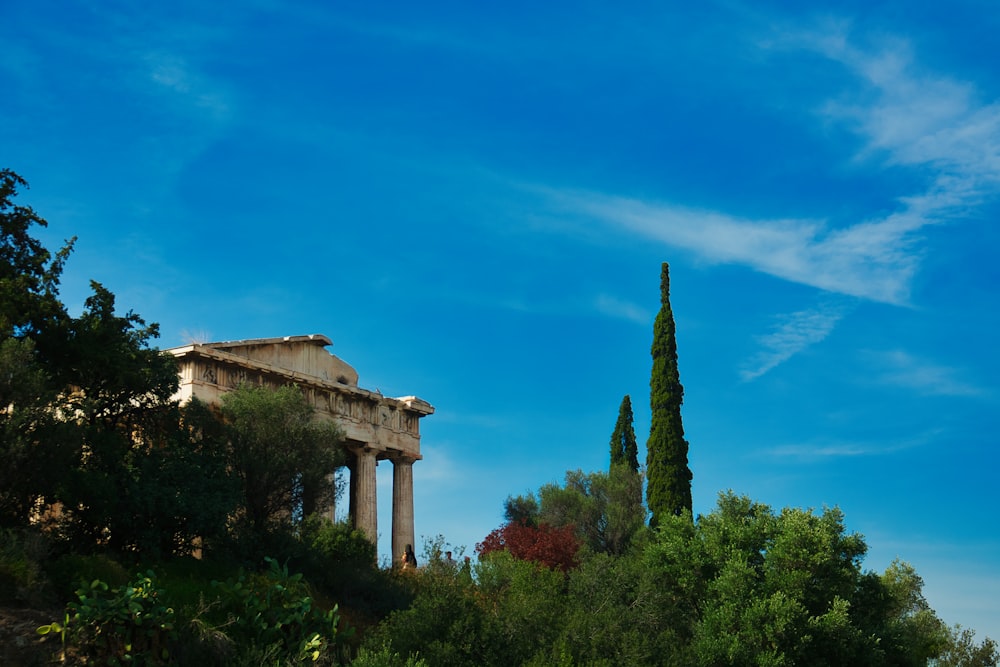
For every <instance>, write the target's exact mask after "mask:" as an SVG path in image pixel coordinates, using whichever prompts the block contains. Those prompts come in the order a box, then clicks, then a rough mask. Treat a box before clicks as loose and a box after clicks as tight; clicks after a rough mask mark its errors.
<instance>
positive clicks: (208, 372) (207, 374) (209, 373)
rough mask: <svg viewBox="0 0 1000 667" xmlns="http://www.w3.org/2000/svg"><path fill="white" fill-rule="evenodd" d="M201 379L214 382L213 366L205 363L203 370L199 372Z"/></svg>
mask: <svg viewBox="0 0 1000 667" xmlns="http://www.w3.org/2000/svg"><path fill="white" fill-rule="evenodd" d="M201 379H202V380H204V381H205V382H210V383H212V384H216V374H215V366H209V365H206V366H205V370H204V372H202V374H201Z"/></svg>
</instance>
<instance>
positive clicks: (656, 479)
mask: <svg viewBox="0 0 1000 667" xmlns="http://www.w3.org/2000/svg"><path fill="white" fill-rule="evenodd" d="M652 355H653V372H652V374H651V376H650V379H649V404H650V408H651V410H652V415H651V417H650V426H649V441H648V442H647V443H646V475H647V480H648V482H647V485H646V504H647V505H648V506H649V511H650V512H651V513H652V517H651V518H650V525H651V526H653V527H655V526H656V525H657V524H658V523H659V521H660V518H661V517H664V516H666V515H669V514H675V515H676V514H680V513H681V512H683V511H684V510H688V511H691V469H690V468H689V467H688V443H687V441H686V440H685V439H684V426H683V425H682V423H681V403H683V401H684V387H682V386H681V380H680V373H679V372H678V370H677V340H676V337H675V331H674V314H673V311H672V310H671V309H670V270H669V266H668V265H667V263H666V262H664V263H663V266H662V268H661V271H660V312H659V314H658V315H657V316H656V322H655V324H654V325H653V347H652Z"/></svg>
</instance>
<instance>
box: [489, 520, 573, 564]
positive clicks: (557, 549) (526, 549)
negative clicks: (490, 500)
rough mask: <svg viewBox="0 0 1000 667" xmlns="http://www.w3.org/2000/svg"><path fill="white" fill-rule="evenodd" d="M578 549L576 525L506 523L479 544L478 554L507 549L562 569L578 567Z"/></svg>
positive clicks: (522, 558) (522, 557)
mask: <svg viewBox="0 0 1000 667" xmlns="http://www.w3.org/2000/svg"><path fill="white" fill-rule="evenodd" d="M579 549H580V541H579V540H578V539H577V537H576V529H575V527H574V526H563V527H561V528H553V527H552V526H549V525H548V524H544V523H543V524H539V525H538V526H528V525H525V524H523V523H506V524H504V525H502V526H500V527H499V528H497V529H496V530H494V531H493V532H491V533H490V534H489V535H487V536H486V539H484V540H483V541H482V542H480V543H479V544H477V545H476V553H477V554H479V556H480V557H482V556H485V555H486V554H489V553H492V552H494V551H508V552H509V553H510V555H511V556H513V557H514V558H517V559H519V560H530V561H534V562H536V563H541V564H542V565H544V566H545V567H547V568H550V569H556V568H558V569H560V570H562V571H563V572H565V571H567V570H570V569H572V568H574V567H576V566H577V564H578V561H577V558H576V554H577V551H578V550H579Z"/></svg>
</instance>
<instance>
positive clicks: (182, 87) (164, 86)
mask: <svg viewBox="0 0 1000 667" xmlns="http://www.w3.org/2000/svg"><path fill="white" fill-rule="evenodd" d="M143 61H144V63H145V67H146V68H147V69H146V72H147V74H148V76H149V80H150V81H152V82H153V84H154V86H155V89H158V90H159V91H161V92H163V93H167V94H170V95H171V96H172V97H174V98H175V99H177V100H179V101H181V102H182V103H183V104H186V105H188V106H189V107H191V108H192V109H194V110H197V111H198V112H200V113H208V114H209V116H210V117H211V118H212V119H214V120H217V121H222V120H226V119H227V118H228V117H229V116H230V107H231V103H230V101H229V100H228V99H227V96H226V95H225V93H224V92H223V90H222V88H221V87H220V85H219V84H218V83H217V82H213V81H210V80H208V79H207V78H206V77H204V76H203V75H201V74H200V73H199V72H198V71H197V70H196V69H195V68H194V67H192V65H191V64H190V63H189V62H187V61H186V60H185V59H184V58H182V57H180V56H178V55H175V54H170V53H164V52H153V53H147V54H146V55H145V57H144V59H143Z"/></svg>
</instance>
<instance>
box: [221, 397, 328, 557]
mask: <svg viewBox="0 0 1000 667" xmlns="http://www.w3.org/2000/svg"><path fill="white" fill-rule="evenodd" d="M314 415H315V410H314V409H313V407H312V405H311V404H310V403H309V402H308V401H307V400H306V397H305V396H304V395H303V394H302V391H301V390H300V389H299V388H298V387H297V386H294V385H288V386H284V387H278V388H277V389H272V388H270V387H256V386H249V385H242V386H240V387H238V388H237V389H235V390H233V391H231V392H229V393H227V394H225V395H224V396H223V397H222V417H223V419H224V420H225V421H226V423H227V425H228V428H229V437H230V446H231V449H232V455H231V456H232V458H231V465H232V469H233V473H234V474H235V476H236V478H237V479H238V480H239V483H240V488H241V504H242V508H241V511H240V519H241V525H240V528H241V529H243V530H245V531H247V532H245V533H244V534H245V535H246V536H247V537H252V538H259V537H263V536H265V535H266V534H268V533H270V532H273V531H274V530H276V529H280V528H282V527H288V526H289V525H290V524H292V523H293V522H294V521H295V520H296V519H297V518H304V517H305V516H308V515H309V514H311V513H313V512H315V511H317V510H321V509H322V508H324V507H327V506H329V505H330V504H331V503H332V502H333V499H334V496H335V490H334V485H333V482H332V478H333V474H334V473H335V472H336V470H337V466H339V465H341V464H342V463H343V450H342V448H341V443H342V439H343V433H342V432H341V431H340V429H339V428H337V426H336V425H335V424H333V423H332V422H324V421H321V420H318V419H316V418H315V416H314Z"/></svg>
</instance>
